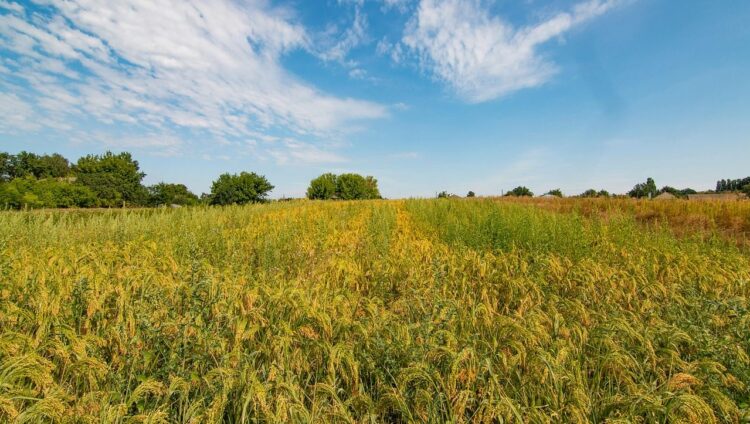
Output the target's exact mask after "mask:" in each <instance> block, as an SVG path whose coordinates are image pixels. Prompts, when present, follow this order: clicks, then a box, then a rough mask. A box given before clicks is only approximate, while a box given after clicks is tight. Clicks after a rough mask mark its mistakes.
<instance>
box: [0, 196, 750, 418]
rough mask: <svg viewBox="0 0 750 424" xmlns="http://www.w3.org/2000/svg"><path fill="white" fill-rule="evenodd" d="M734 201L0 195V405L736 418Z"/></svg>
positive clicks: (739, 267) (222, 414) (131, 411)
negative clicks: (156, 203)
mask: <svg viewBox="0 0 750 424" xmlns="http://www.w3.org/2000/svg"><path fill="white" fill-rule="evenodd" d="M748 208H750V205H749V204H748V203H744V202H723V203H720V202H705V203H704V202H700V203H687V202H679V203H673V202H648V201H633V200H628V199H614V200H610V199H561V200H560V201H559V202H545V201H543V200H537V199H533V198H503V199H497V200H489V199H477V200H475V201H471V202H465V201H460V200H450V199H449V200H444V201H436V200H410V201H369V202H331V203H326V204H321V203H312V202H297V203H273V204H268V205H247V206H242V207H240V206H229V207H226V208H207V207H196V208H182V209H161V210H108V211H98V212H72V213H71V212H68V213H66V212H56V211H30V212H20V213H18V212H12V213H11V212H4V213H0V273H1V274H2V277H1V278H0V422H51V421H54V422H71V423H74V422H75V423H78V422H201V423H203V422H205V423H219V422H332V421H344V422H487V423H490V422H550V421H553V422H700V423H711V422H730V423H733V422H734V423H736V422H743V420H748V419H750V415H749V414H750V410H749V408H750V407H749V406H748V399H750V388H749V387H748V382H750V325H748V323H749V322H750V284H749V283H748V282H749V281H750V256H749V255H750V254H749V253H748V251H747V250H745V249H744V248H742V247H738V245H737V244H735V243H729V242H728V241H729V240H731V239H732V238H734V237H738V238H739V237H742V236H743V231H747V230H750V214H749V213H748V211H749V209H748ZM648 211H651V215H652V216H656V217H659V218H658V219H659V221H658V222H656V221H643V220H642V219H641V218H640V217H641V216H644V217H645V216H646V215H645V214H646V212H648ZM696 216H702V217H704V219H705V222H714V223H716V225H717V226H718V225H724V224H723V222H724V221H722V220H723V219H725V218H724V217H735V218H736V219H738V220H739V222H742V223H743V224H742V225H743V226H741V227H733V228H735V230H734V232H731V233H726V234H724V233H721V234H719V233H715V231H716V230H717V228H718V227H716V228H711V227H704V226H700V225H697V223H696V221H695V217H696ZM645 222H647V223H649V225H643V223H645ZM727 225H728V224H727ZM679 226H685V228H686V230H687V229H689V230H690V231H685V232H684V234H678V233H677V232H676V231H674V230H675V229H676V228H678V227H679ZM743 229H744V230H743ZM744 234H747V233H744ZM725 237H726V238H725Z"/></svg>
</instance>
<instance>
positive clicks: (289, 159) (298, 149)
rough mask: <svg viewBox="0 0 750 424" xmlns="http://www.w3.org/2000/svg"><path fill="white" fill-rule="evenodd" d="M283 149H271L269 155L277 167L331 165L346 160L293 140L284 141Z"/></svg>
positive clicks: (311, 145)
mask: <svg viewBox="0 0 750 424" xmlns="http://www.w3.org/2000/svg"><path fill="white" fill-rule="evenodd" d="M282 145H283V147H284V148H283V149H281V148H277V149H271V150H269V153H270V155H271V156H272V157H273V158H274V159H275V160H276V163H278V164H279V165H286V164H305V165H319V164H331V163H344V162H347V159H346V158H344V157H342V156H340V155H338V154H336V153H333V152H330V151H326V150H323V149H321V148H319V147H317V146H315V145H313V144H310V143H305V142H302V141H299V140H294V139H285V140H283V142H282Z"/></svg>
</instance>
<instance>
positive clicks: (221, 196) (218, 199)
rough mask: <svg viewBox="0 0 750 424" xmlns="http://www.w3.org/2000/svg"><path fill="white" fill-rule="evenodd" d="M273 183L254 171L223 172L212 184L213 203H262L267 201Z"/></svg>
mask: <svg viewBox="0 0 750 424" xmlns="http://www.w3.org/2000/svg"><path fill="white" fill-rule="evenodd" d="M273 188H274V187H273V185H271V183H269V182H268V180H267V179H266V177H264V176H262V175H258V174H256V173H254V172H242V173H240V174H239V175H238V174H222V175H220V176H219V179H217V180H216V181H214V182H213V184H212V185H211V204H212V205H231V204H240V205H241V204H245V203H260V202H265V201H266V196H267V195H268V192H270V191H271V190H273Z"/></svg>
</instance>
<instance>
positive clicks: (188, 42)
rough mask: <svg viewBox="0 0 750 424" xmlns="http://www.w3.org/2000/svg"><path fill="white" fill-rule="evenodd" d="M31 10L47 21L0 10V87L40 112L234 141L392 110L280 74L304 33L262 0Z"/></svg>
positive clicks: (137, 0) (307, 131)
mask: <svg viewBox="0 0 750 424" xmlns="http://www.w3.org/2000/svg"><path fill="white" fill-rule="evenodd" d="M37 3H39V4H41V5H43V6H44V7H45V8H46V9H47V10H46V11H45V13H41V14H40V13H34V14H30V13H29V14H26V12H24V10H23V8H19V7H15V6H13V5H15V3H7V2H3V3H2V4H0V6H2V7H4V8H6V9H10V10H12V12H11V13H8V14H5V15H0V52H2V51H6V52H10V53H13V54H14V55H17V56H18V57H19V59H18V60H16V61H7V60H6V61H5V62H4V63H3V67H4V68H6V69H8V70H10V71H11V73H13V74H14V75H15V78H14V79H11V77H10V76H9V75H10V74H8V73H0V82H3V83H4V85H5V86H12V88H13V91H14V92H15V93H17V94H23V97H24V98H26V99H28V101H30V102H31V103H32V104H31V105H28V106H29V108H31V109H32V110H33V109H34V108H36V109H39V111H40V112H43V114H44V115H45V116H49V117H54V118H60V119H67V118H71V117H72V118H75V119H82V120H89V119H93V120H94V121H95V122H96V123H98V124H124V125H135V126H137V127H139V128H140V129H141V130H143V129H146V130H148V131H154V132H163V131H168V130H172V129H175V128H179V129H187V130H197V131H201V133H206V134H211V135H212V136H213V137H215V138H217V139H218V138H239V139H242V138H247V137H253V136H255V135H257V133H269V132H278V131H282V132H292V133H297V134H303V135H305V136H306V137H312V138H315V137H318V136H330V135H332V134H339V133H341V132H345V131H347V129H348V128H350V127H352V126H354V125H356V124H354V123H355V122H356V121H358V120H363V119H374V118H380V117H383V116H386V115H387V114H388V110H387V108H386V107H385V106H383V105H379V104H376V103H372V102H368V101H362V100H357V99H352V98H342V97H336V96H332V95H329V94H326V93H324V92H321V91H320V90H318V89H316V88H315V87H313V86H312V85H310V84H307V83H305V82H303V81H301V80H299V79H298V78H296V77H295V76H294V75H292V74H290V73H289V72H287V71H286V70H285V69H284V68H283V66H282V65H281V62H280V61H281V57H282V56H283V55H284V54H285V53H286V52H288V51H290V50H292V49H298V48H307V45H308V42H309V41H308V35H307V34H306V32H305V29H304V28H303V27H302V26H300V25H299V24H297V23H295V22H294V21H293V19H292V18H290V17H289V14H288V13H286V11H284V10H280V9H273V8H270V7H268V6H267V5H266V2H265V1H262V0H256V1H253V0H250V1H244V2H235V1H232V0H186V1H179V2H174V1H169V0H119V1H114V2H113V1H109V0H67V1H63V0H37ZM9 5H10V6H9ZM16 6H17V5H16ZM47 12H49V13H47ZM345 47H346V46H342V48H341V49H342V51H343V50H345ZM17 78H23V79H25V83H24V84H18V83H17V82H15V79H17ZM5 97H6V98H5V99H3V100H2V101H3V102H6V103H8V104H10V102H11V101H13V102H16V103H18V101H17V100H16V99H12V98H10V97H8V96H7V95H6V96H5ZM19 99H20V98H19ZM28 101H27V102H28ZM68 120H69V119H68ZM18 122H20V121H18ZM6 125H12V122H11V123H10V124H8V123H7V121H6Z"/></svg>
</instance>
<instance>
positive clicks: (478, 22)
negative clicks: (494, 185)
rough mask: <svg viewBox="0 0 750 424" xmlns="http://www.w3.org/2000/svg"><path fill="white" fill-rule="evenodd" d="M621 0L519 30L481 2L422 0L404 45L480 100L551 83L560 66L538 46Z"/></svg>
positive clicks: (598, 0) (599, 1)
mask: <svg viewBox="0 0 750 424" xmlns="http://www.w3.org/2000/svg"><path fill="white" fill-rule="evenodd" d="M620 1H621V0H588V1H586V2H584V3H580V4H578V5H577V6H575V7H574V8H573V10H572V11H571V12H561V13H558V14H557V15H554V16H552V17H550V18H549V19H547V20H545V21H543V22H540V23H538V24H536V25H531V26H527V27H522V28H515V27H514V26H513V25H511V24H510V23H508V22H505V21H504V20H502V19H501V18H499V17H497V16H491V15H490V13H489V11H488V10H487V9H486V8H484V7H483V4H482V1H481V0H422V1H421V3H420V5H419V7H418V9H417V11H416V13H415V15H414V16H413V17H412V18H411V19H410V21H409V23H408V24H407V28H406V30H405V33H404V37H403V40H402V44H403V45H404V46H406V47H407V48H408V49H410V50H411V51H412V52H414V53H415V54H416V55H417V56H418V59H419V61H420V66H421V67H422V68H423V69H425V70H426V71H428V72H430V73H431V74H432V75H433V76H434V77H435V78H436V79H438V80H440V81H443V82H444V83H446V84H448V85H449V86H450V87H451V88H452V89H453V90H455V92H456V93H457V94H458V95H459V96H460V97H462V98H463V99H465V100H466V101H468V102H472V103H479V102H484V101H488V100H492V99H496V98H498V97H501V96H503V95H505V94H508V93H510V92H513V91H516V90H520V89H523V88H529V87H535V86H538V85H541V84H543V83H545V82H546V81H548V80H549V79H550V78H551V77H552V75H554V74H555V72H556V70H557V68H556V66H555V65H554V63H552V62H550V61H549V60H547V59H545V58H544V57H543V56H541V54H540V53H539V52H538V48H539V46H540V45H542V44H543V43H545V42H547V41H549V40H551V39H553V38H555V37H558V36H560V35H562V34H564V33H565V32H566V31H569V30H570V29H571V28H573V27H575V26H576V25H579V24H581V23H583V22H585V21H587V20H590V19H592V18H594V17H596V16H599V15H601V14H603V13H605V12H606V11H607V10H609V9H611V8H612V7H614V6H615V5H617V4H618V3H619V2H620ZM383 50H385V47H384V48H383ZM390 51H394V50H393V49H390Z"/></svg>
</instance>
